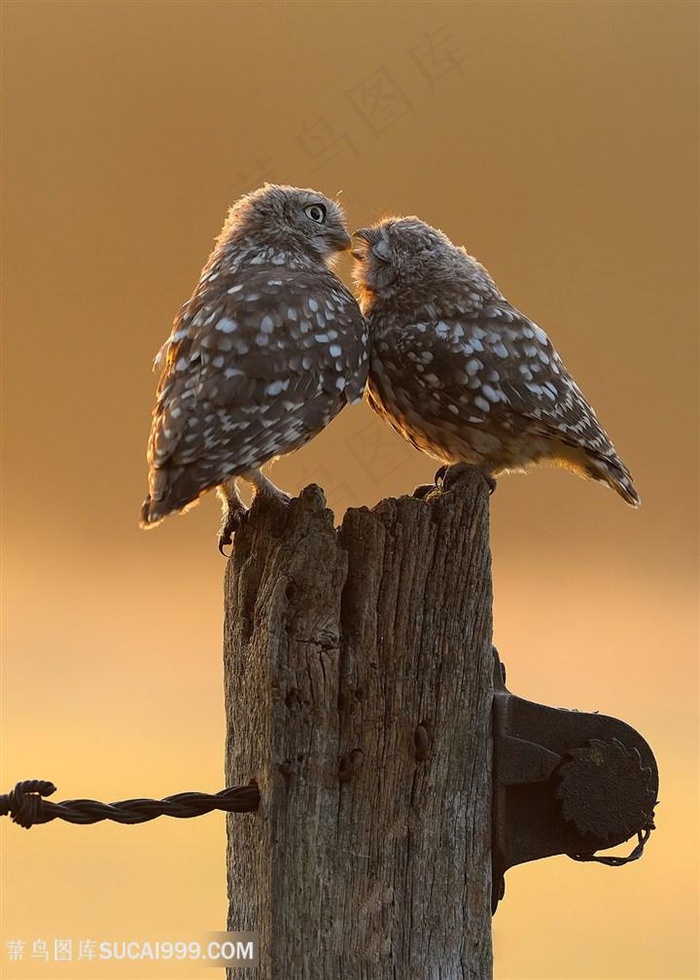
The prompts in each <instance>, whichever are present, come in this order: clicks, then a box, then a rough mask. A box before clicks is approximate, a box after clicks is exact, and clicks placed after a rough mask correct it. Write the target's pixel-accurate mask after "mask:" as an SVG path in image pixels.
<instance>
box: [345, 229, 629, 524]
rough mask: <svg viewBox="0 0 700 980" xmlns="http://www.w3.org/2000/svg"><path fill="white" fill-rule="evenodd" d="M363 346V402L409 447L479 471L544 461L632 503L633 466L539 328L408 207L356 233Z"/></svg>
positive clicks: (468, 258) (481, 269) (475, 264)
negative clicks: (366, 331) (368, 349)
mask: <svg viewBox="0 0 700 980" xmlns="http://www.w3.org/2000/svg"><path fill="white" fill-rule="evenodd" d="M353 256H354V258H355V260H356V261H355V269H354V277H355V281H356V283H357V286H358V292H359V296H360V306H361V308H362V312H363V313H364V314H365V316H366V317H367V321H368V324H369V328H370V334H371V335H372V337H373V348H372V354H371V358H370V372H369V379H368V383H367V397H368V400H369V403H370V404H371V405H372V407H373V408H374V409H375V410H376V411H377V412H378V413H379V415H381V416H382V417H383V418H385V419H386V420H387V421H388V422H389V423H390V424H391V425H392V426H393V428H394V429H396V431H397V432H399V433H400V434H401V435H402V436H404V438H406V439H408V441H409V442H411V443H412V444H413V445H414V446H415V447H416V448H417V449H420V450H422V451H423V452H426V453H428V454H429V455H431V456H433V457H435V458H437V459H439V460H441V461H442V462H443V463H448V464H449V463H455V462H461V463H466V464H468V465H470V466H472V467H474V468H476V469H478V470H479V471H480V472H482V474H483V475H484V476H485V477H487V479H488V480H489V481H491V480H492V477H494V476H496V475H498V474H499V473H502V472H506V471H510V470H522V469H524V468H525V467H527V466H528V465H530V464H533V463H538V462H550V463H554V464H558V465H560V466H564V467H567V468H568V469H571V470H573V471H574V472H576V473H578V474H579V475H580V476H584V477H588V478H591V479H593V480H598V481H599V482H601V483H604V484H607V485H608V486H609V487H612V488H613V489H614V490H616V491H617V492H618V493H619V494H620V496H621V497H622V498H623V499H624V500H625V501H626V502H627V503H628V504H631V505H632V506H633V507H637V506H638V505H639V503H640V499H639V496H638V494H637V491H636V490H635V488H634V484H633V482H632V477H631V475H630V473H629V471H628V470H627V468H626V466H625V465H624V463H623V462H622V461H621V460H620V458H619V457H618V455H617V453H616V452H615V449H614V447H613V445H612V443H611V442H610V440H609V439H608V437H607V435H606V434H605V432H604V430H603V428H602V427H601V425H600V423H599V422H598V419H597V418H596V415H595V412H594V411H593V409H592V408H591V406H590V405H589V404H588V402H587V401H586V399H585V398H584V397H583V395H582V394H581V391H580V390H579V388H578V386H577V385H576V382H575V381H574V380H573V378H572V377H571V375H570V374H569V372H568V371H567V370H566V368H565V367H564V365H563V364H562V361H561V358H560V357H559V355H558V354H557V352H556V351H555V349H554V347H553V346H552V344H551V342H550V340H549V338H548V337H547V335H546V334H545V332H544V330H542V329H541V328H540V327H538V326H537V325H536V324H535V323H533V322H532V321H531V320H528V319H527V317H525V316H523V314H522V313H520V312H519V311H518V310H516V309H515V308H514V307H513V306H511V305H510V303H509V302H508V301H507V300H506V298H505V297H504V296H503V294H502V293H501V292H500V291H499V289H498V287H497V286H496V284H495V283H494V281H493V279H492V278H491V276H490V275H489V273H488V272H487V271H486V269H485V268H484V267H483V266H482V265H480V264H479V263H478V262H477V261H476V259H474V258H472V257H471V256H470V255H468V254H467V252H466V251H465V249H463V248H458V247H456V246H455V245H453V244H452V242H451V241H450V240H449V239H448V238H447V237H446V236H445V235H444V234H443V233H442V232H441V231H438V230H437V229H435V228H431V227H430V226H429V225H426V224H424V223H423V222H422V221H420V220H419V219H418V218H415V217H407V218H387V219H385V220H383V221H381V222H380V223H379V224H377V225H376V226H374V227H372V228H366V229H361V230H360V231H358V232H356V233H355V245H354V248H353Z"/></svg>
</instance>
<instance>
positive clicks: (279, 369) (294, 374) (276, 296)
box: [141, 184, 368, 548]
mask: <svg viewBox="0 0 700 980" xmlns="http://www.w3.org/2000/svg"><path fill="white" fill-rule="evenodd" d="M349 247H350V236H349V235H348V232H347V229H346V227H345V223H344V218H343V212H342V210H341V208H340V206H339V205H338V204H337V203H336V202H335V201H331V200H329V199H328V198H326V197H324V196H323V195H322V194H319V193H318V192H317V191H314V190H302V189H300V188H296V187H286V186H279V185H274V184H265V185H264V187H261V188H259V189H258V190H256V191H254V192H253V193H251V194H247V195H245V196H243V197H241V198H240V199H239V200H238V201H236V202H235V204H234V205H233V207H232V208H231V210H230V211H229V214H228V217H227V219H226V222H225V223H224V226H223V229H222V231H221V234H220V235H219V237H218V239H217V240H216V245H215V247H214V251H213V252H212V254H211V255H210V257H209V259H208V261H207V263H206V265H205V266H204V269H203V270H202V273H201V276H200V278H199V282H198V284H197V286H196V288H195V290H194V292H193V293H192V296H191V297H190V299H189V300H188V301H187V302H186V303H185V304H184V306H182V308H181V309H180V312H179V313H178V314H177V316H176V318H175V322H174V325H173V328H172V332H171V334H170V336H169V338H168V339H167V340H166V342H165V344H164V345H163V347H162V348H161V350H160V352H159V353H158V355H157V357H156V360H155V366H156V367H161V368H162V373H161V376H160V381H159V383H158V389H157V397H156V405H155V408H154V410H153V421H152V426H151V434H150V438H149V441H148V453H147V456H148V464H149V479H148V496H147V497H146V500H145V501H144V504H143V507H142V510H141V526H142V527H144V528H149V527H154V526H155V525H157V524H158V523H159V522H160V521H161V520H162V519H163V518H164V517H166V516H167V515H168V514H171V513H173V512H174V511H184V510H186V509H187V508H188V507H190V506H191V505H192V504H194V503H195V502H196V501H197V500H198V499H199V497H200V496H201V495H202V494H203V493H205V492H206V491H207V490H210V489H212V488H213V487H218V488H219V493H220V495H221V497H222V501H223V505H224V518H223V523H222V527H221V532H220V536H219V547H220V548H222V547H223V545H224V544H228V543H230V542H231V535H232V533H233V532H234V531H235V528H236V526H237V524H238V522H239V520H240V517H241V515H242V513H244V511H245V508H244V506H243V504H242V501H241V498H240V495H239V492H238V488H237V486H236V480H237V479H238V478H239V477H240V478H242V479H244V480H247V481H249V482H250V483H252V484H253V485H254V486H255V487H256V490H257V491H258V492H263V493H267V494H269V495H271V496H274V497H276V498H277V499H280V500H288V499H289V498H288V497H286V495H285V494H283V493H282V491H280V490H278V489H277V487H275V486H274V484H272V483H271V482H270V481H269V480H268V478H267V477H265V476H264V475H263V473H262V472H261V470H260V467H261V466H262V465H263V464H264V463H266V462H267V461H268V460H271V459H273V458H274V457H277V456H280V455H283V454H285V453H290V452H292V451H293V450H295V449H298V448H299V447H300V446H303V445H304V443H306V442H308V441H309V440H310V439H312V438H313V437H314V436H315V435H316V434H317V433H318V432H320V431H321V429H323V428H324V427H325V426H326V425H328V423H329V422H330V421H331V420H332V419H333V418H334V417H335V416H336V415H337V414H338V412H340V410H341V409H342V408H343V406H344V405H346V404H347V403H348V402H353V401H357V400H359V399H360V398H361V397H362V391H363V388H364V385H365V381H366V377H367V371H368V332H367V326H366V323H365V320H364V318H363V316H362V314H361V313H360V309H359V307H358V305H357V302H356V301H355V299H354V297H353V296H352V294H351V293H350V292H349V291H348V290H347V289H346V288H345V286H344V285H343V283H342V282H341V281H340V279H338V278H337V276H335V275H334V273H333V272H332V271H331V268H330V266H331V264H332V261H333V259H334V257H335V256H336V254H337V253H338V252H340V251H342V250H344V249H347V248H349Z"/></svg>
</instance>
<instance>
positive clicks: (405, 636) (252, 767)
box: [225, 477, 493, 980]
mask: <svg viewBox="0 0 700 980" xmlns="http://www.w3.org/2000/svg"><path fill="white" fill-rule="evenodd" d="M225 592H226V597H225V600H226V620H225V673H226V712H227V727H228V730H227V750H226V751H227V764H226V776H227V784H228V785H230V786H233V785H241V784H244V783H247V782H249V781H250V780H251V779H255V780H256V781H257V783H258V785H259V788H260V796H261V803H260V809H259V810H258V812H257V813H252V814H245V815H239V814H236V815H232V816H229V818H228V890H229V903H230V904H229V922H228V928H229V929H231V930H248V931H256V932H258V933H259V934H260V949H261V960H260V962H261V965H260V967H259V968H258V969H257V970H255V971H254V974H251V975H256V976H259V977H264V978H274V980H286V978H293V980H328V978H334V980H336V978H338V980H342V978H346V980H347V978H368V980H384V978H392V980H393V978H397V977H401V978H406V980H409V978H410V980H427V978H433V977H438V976H440V977H441V978H443V980H448V978H455V980H456V978H465V977H470V978H480V980H481V978H487V977H490V976H491V906H490V889H491V854H490V848H491V768H492V765H491V708H492V695H493V684H492V674H493V657H492V652H491V633H492V615H491V609H492V595H491V567H490V552H489V538H488V490H487V488H486V485H485V483H484V481H483V480H482V479H480V478H479V477H476V478H472V479H471V480H469V481H468V482H464V483H461V484H460V485H458V486H457V487H456V488H455V489H452V490H450V491H449V492H442V491H436V492H435V493H433V494H431V495H430V496H429V497H428V499H422V500H421V499H417V498H412V497H402V498H401V499H399V500H393V499H392V500H385V501H382V502H381V503H380V504H378V505H377V507H375V508H374V510H371V511H370V510H368V509H366V508H360V509H356V510H350V511H348V513H347V514H346V516H345V519H344V520H343V523H342V526H341V528H340V529H335V528H334V526H333V515H332V514H331V512H330V511H329V510H327V509H326V508H325V500H324V498H323V494H322V493H321V491H320V490H319V489H318V488H316V487H308V488H307V489H306V490H304V492H303V493H302V494H301V496H300V497H299V498H298V499H296V500H294V501H293V502H292V504H291V506H290V507H289V508H288V509H287V510H286V511H284V510H283V509H281V508H279V507H277V506H275V505H269V504H268V503H267V502H264V501H261V502H260V503H259V504H256V505H255V506H254V507H253V509H252V511H251V514H250V515H249V518H248V520H247V522H246V524H245V526H244V527H243V528H242V530H241V531H239V532H238V533H237V534H236V537H235V547H234V553H233V555H232V558H231V560H230V561H229V563H228V568H227V573H226V583H225ZM232 975H233V974H232ZM247 975H248V974H247Z"/></svg>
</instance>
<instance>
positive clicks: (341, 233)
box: [328, 228, 352, 252]
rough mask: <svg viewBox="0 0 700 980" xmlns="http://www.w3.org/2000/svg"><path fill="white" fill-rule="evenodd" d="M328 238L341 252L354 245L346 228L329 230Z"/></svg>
mask: <svg viewBox="0 0 700 980" xmlns="http://www.w3.org/2000/svg"><path fill="white" fill-rule="evenodd" d="M328 238H329V240H330V241H331V243H332V244H333V246H334V248H336V249H337V250H338V251H339V252H345V251H346V250H347V249H349V248H350V246H351V245H352V239H351V238H350V235H348V233H347V231H345V229H344V228H333V229H331V230H329V232H328Z"/></svg>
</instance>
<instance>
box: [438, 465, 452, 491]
mask: <svg viewBox="0 0 700 980" xmlns="http://www.w3.org/2000/svg"><path fill="white" fill-rule="evenodd" d="M448 469H449V467H448V465H447V464H446V463H445V464H444V465H443V466H441V467H440V469H439V470H436V471H435V486H436V487H441V486H442V484H443V481H444V479H445V473H447V471H448Z"/></svg>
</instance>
